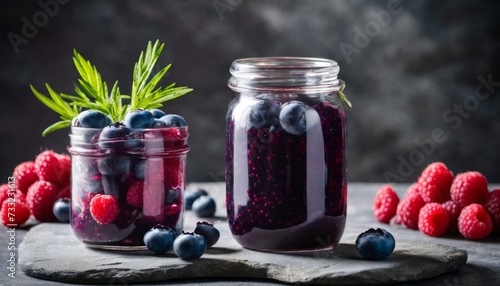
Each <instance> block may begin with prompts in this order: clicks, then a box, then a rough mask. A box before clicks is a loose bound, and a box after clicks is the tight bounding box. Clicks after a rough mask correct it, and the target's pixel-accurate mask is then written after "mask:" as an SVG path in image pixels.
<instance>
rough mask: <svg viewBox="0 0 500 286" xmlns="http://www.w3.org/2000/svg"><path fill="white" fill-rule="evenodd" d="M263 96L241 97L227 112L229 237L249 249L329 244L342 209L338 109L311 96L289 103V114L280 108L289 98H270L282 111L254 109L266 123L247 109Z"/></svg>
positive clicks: (336, 235)
mask: <svg viewBox="0 0 500 286" xmlns="http://www.w3.org/2000/svg"><path fill="white" fill-rule="evenodd" d="M266 100H269V99H266ZM266 100H264V101H266ZM262 101H263V100H256V99H245V98H244V97H243V96H242V97H241V99H240V100H239V102H238V103H236V104H235V105H233V106H230V110H229V112H228V118H227V125H226V128H227V133H226V134H227V138H226V140H227V144H226V184H227V186H226V191H227V197H226V205H227V214H228V221H229V226H230V229H231V231H232V234H233V236H234V238H235V239H236V240H237V241H238V242H239V243H240V244H241V245H243V246H244V247H247V248H250V249H256V250H270V251H301V250H314V249H322V248H329V247H335V246H336V245H337V243H338V241H339V240H340V237H341V236H342V233H343V231H344V225H345V216H346V196H347V178H346V152H345V146H344V144H345V138H346V134H345V114H344V112H343V111H342V110H340V109H339V108H338V107H337V106H335V105H333V104H331V103H328V102H320V101H317V102H315V103H314V102H313V103H309V102H306V103H300V104H297V108H296V109H295V110H294V109H292V108H289V109H288V110H291V111H288V110H287V112H290V115H289V116H288V115H287V114H285V115H283V114H282V113H283V112H284V111H283V110H285V106H287V105H288V104H290V103H283V102H280V101H274V100H272V101H274V102H276V103H277V104H278V106H280V109H281V112H280V113H279V115H278V114H277V115H273V114H272V112H267V113H266V112H263V113H262V110H259V112H261V113H259V115H262V114H264V116H261V118H264V121H265V120H268V121H269V123H268V124H265V123H262V120H261V121H258V120H257V119H255V118H256V116H255V112H254V113H252V112H253V110H254V109H255V108H257V107H258V106H259V105H258V104H256V103H255V102H262ZM261 105H262V104H261ZM267 105H269V104H267ZM241 106H244V107H243V108H242V107H241ZM259 108H260V107H259ZM304 108H305V112H304V111H303V110H304ZM248 110H252V112H250V115H248V114H249V112H248ZM245 114H246V115H245ZM252 116H253V117H252ZM273 116H274V117H273ZM304 122H305V123H304ZM255 126H259V127H258V128H256V127H255ZM302 130H304V131H302Z"/></svg>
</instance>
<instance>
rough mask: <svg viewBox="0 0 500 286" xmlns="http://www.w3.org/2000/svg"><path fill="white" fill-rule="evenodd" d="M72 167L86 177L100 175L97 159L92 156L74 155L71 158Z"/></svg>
mask: <svg viewBox="0 0 500 286" xmlns="http://www.w3.org/2000/svg"><path fill="white" fill-rule="evenodd" d="M71 162H72V168H73V170H74V171H76V173H77V174H78V175H79V176H80V177H81V178H84V179H90V178H92V177H94V176H97V175H99V169H98V167H97V159H95V158H92V157H83V156H74V157H73V158H72V159H71Z"/></svg>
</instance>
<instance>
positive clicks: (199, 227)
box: [194, 221, 220, 247]
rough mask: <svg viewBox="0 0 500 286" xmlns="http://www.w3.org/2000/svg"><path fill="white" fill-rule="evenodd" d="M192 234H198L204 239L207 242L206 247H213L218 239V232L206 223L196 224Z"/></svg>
mask: <svg viewBox="0 0 500 286" xmlns="http://www.w3.org/2000/svg"><path fill="white" fill-rule="evenodd" d="M194 233H196V234H199V235H201V236H203V237H204V238H205V240H206V241H207V247H212V246H214V245H215V244H216V243H217V241H219V238H220V232H219V230H218V229H216V228H215V227H214V225H213V224H211V223H208V222H206V221H203V222H198V223H197V224H196V228H195V229H194Z"/></svg>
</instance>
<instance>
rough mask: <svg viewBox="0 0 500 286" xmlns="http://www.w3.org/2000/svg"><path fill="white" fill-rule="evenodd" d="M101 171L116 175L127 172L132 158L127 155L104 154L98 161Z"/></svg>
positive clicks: (105, 173) (106, 174)
mask: <svg viewBox="0 0 500 286" xmlns="http://www.w3.org/2000/svg"><path fill="white" fill-rule="evenodd" d="M97 165H98V167H99V171H100V172H101V174H103V175H105V176H116V175H120V174H123V173H127V172H128V170H129V168H130V159H129V157H126V156H112V155H108V156H104V157H103V158H100V159H99V161H98V162H97Z"/></svg>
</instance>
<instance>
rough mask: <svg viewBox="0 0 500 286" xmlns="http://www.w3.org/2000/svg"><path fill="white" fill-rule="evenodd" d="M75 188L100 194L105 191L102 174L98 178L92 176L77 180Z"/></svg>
mask: <svg viewBox="0 0 500 286" xmlns="http://www.w3.org/2000/svg"><path fill="white" fill-rule="evenodd" d="M75 188H76V190H77V192H85V193H94V194H98V193H100V192H102V191H103V186H102V179H101V176H99V177H98V179H96V180H94V179H92V178H85V179H83V180H78V181H77V182H76V185H75Z"/></svg>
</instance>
